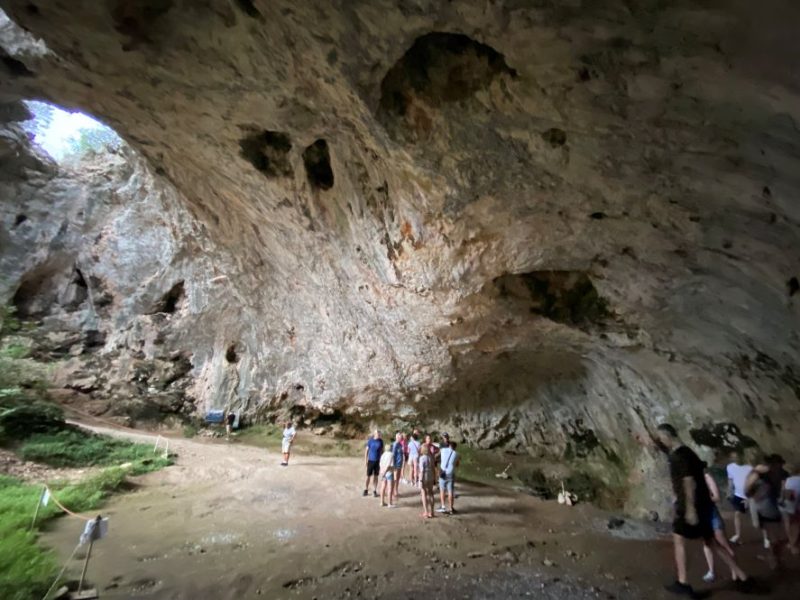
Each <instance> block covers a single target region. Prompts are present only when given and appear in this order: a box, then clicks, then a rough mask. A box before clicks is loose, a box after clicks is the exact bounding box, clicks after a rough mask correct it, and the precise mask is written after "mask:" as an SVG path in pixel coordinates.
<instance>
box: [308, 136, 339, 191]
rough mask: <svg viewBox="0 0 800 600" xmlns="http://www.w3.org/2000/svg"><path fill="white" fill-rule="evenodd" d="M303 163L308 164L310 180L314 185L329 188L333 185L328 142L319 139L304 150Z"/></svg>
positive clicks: (317, 187)
mask: <svg viewBox="0 0 800 600" xmlns="http://www.w3.org/2000/svg"><path fill="white" fill-rule="evenodd" d="M303 163H304V164H305V166H306V175H307V176H308V182H309V183H310V184H311V186H312V187H314V188H316V189H320V190H329V189H331V188H332V187H333V169H332V168H331V156H330V152H329V151H328V142H326V141H325V140H317V141H316V142H314V143H313V144H311V145H310V146H309V147H308V148H306V149H305V150H304V151H303Z"/></svg>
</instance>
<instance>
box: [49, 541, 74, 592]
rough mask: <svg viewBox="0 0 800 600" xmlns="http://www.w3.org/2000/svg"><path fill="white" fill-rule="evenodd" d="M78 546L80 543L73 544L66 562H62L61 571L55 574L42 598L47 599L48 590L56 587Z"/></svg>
mask: <svg viewBox="0 0 800 600" xmlns="http://www.w3.org/2000/svg"><path fill="white" fill-rule="evenodd" d="M80 547H81V545H80V544H78V545H77V546H75V549H74V550H73V551H72V554H70V555H69V558H68V559H67V562H65V563H64V566H63V567H61V571H59V573H58V575H56V578H55V580H54V581H53V583H52V584H51V585H50V588H49V589H48V590H47V591H46V592H45V594H44V596H42V600H47V597H48V596H49V595H50V592H52V591H53V589H54V588H55V587H56V585H58V582H59V581H60V580H61V577H62V576H63V575H64V571H66V570H67V567H68V566H69V563H70V561H71V560H72V559H73V557H74V556H75V553H76V552H77V551H78V548H80Z"/></svg>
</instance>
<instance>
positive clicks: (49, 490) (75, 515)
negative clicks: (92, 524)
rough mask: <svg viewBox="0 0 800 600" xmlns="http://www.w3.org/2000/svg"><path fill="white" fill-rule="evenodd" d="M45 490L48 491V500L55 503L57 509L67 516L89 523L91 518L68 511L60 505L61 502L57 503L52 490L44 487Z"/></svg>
mask: <svg viewBox="0 0 800 600" xmlns="http://www.w3.org/2000/svg"><path fill="white" fill-rule="evenodd" d="M45 488H46V489H47V491H48V492H50V499H51V500H52V501H53V502H55V503H56V506H58V508H60V509H61V510H63V511H64V512H65V513H67V514H68V515H71V516H73V517H78V518H79V519H82V520H84V521H91V520H92V519H91V518H88V517H82V516H81V515H78V514H75V513H74V512H72V511H71V510H70V509H68V508H67V507H66V506H64V505H63V504H61V502H59V501H58V498H56V497H55V496H54V495H53V490H51V489H50V488H49V487H47V486H45Z"/></svg>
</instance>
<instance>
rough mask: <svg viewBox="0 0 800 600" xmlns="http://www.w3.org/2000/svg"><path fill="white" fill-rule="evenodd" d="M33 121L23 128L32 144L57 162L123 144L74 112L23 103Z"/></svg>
mask: <svg viewBox="0 0 800 600" xmlns="http://www.w3.org/2000/svg"><path fill="white" fill-rule="evenodd" d="M25 106H26V107H27V108H28V110H29V111H30V112H31V114H32V115H33V119H30V120H28V121H25V122H24V124H23V127H24V129H25V131H27V132H28V134H29V135H30V136H31V137H32V138H33V142H34V143H35V144H36V145H37V146H39V147H40V148H42V149H43V150H44V151H45V152H47V154H49V155H50V156H51V157H52V158H53V159H54V160H56V161H58V162H61V161H64V160H68V159H73V158H74V159H80V158H82V157H83V156H85V155H86V154H88V153H89V152H95V153H97V152H104V151H106V150H107V149H108V147H111V148H118V147H119V146H120V145H121V144H122V143H123V142H122V139H121V138H120V137H119V136H118V135H117V134H116V132H115V131H114V130H113V129H111V128H110V127H107V126H105V125H103V124H102V123H100V122H99V121H96V120H95V119H93V118H92V117H90V116H88V115H85V114H83V113H81V112H78V111H73V112H69V111H66V110H63V109H61V108H58V107H56V106H53V105H51V104H47V103H45V102H39V101H37V100H26V101H25Z"/></svg>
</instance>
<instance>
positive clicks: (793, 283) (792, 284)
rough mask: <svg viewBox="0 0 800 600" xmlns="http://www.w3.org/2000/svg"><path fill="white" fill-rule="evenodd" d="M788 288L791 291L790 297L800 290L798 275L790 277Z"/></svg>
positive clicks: (787, 283)
mask: <svg viewBox="0 0 800 600" xmlns="http://www.w3.org/2000/svg"><path fill="white" fill-rule="evenodd" d="M786 289H787V290H788V291H789V298H791V297H792V296H794V295H795V294H796V293H797V292H800V281H798V280H797V277H790V278H789V281H787V282H786Z"/></svg>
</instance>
